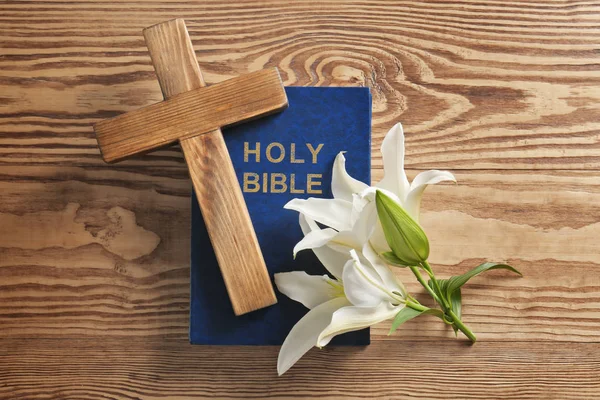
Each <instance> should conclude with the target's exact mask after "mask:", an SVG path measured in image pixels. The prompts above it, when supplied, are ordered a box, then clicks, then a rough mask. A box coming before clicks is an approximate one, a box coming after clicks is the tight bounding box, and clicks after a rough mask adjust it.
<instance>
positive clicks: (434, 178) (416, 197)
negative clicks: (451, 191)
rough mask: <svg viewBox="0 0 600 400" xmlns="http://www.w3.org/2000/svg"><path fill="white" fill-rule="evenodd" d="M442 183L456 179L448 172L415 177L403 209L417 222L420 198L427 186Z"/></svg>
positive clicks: (436, 172)
mask: <svg viewBox="0 0 600 400" xmlns="http://www.w3.org/2000/svg"><path fill="white" fill-rule="evenodd" d="M443 181H452V182H456V178H455V177H454V175H452V174H451V173H450V172H448V171H438V170H431V171H424V172H421V173H420V174H419V175H417V176H416V177H415V179H414V180H413V181H412V184H411V185H410V191H409V193H408V196H407V197H406V201H405V203H404V209H405V210H406V212H408V214H409V215H410V216H411V217H413V219H414V220H415V221H417V222H419V211H420V208H421V197H422V196H423V192H424V191H425V189H426V188H427V185H434V184H436V183H439V182H443Z"/></svg>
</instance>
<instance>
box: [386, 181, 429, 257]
mask: <svg viewBox="0 0 600 400" xmlns="http://www.w3.org/2000/svg"><path fill="white" fill-rule="evenodd" d="M375 203H376V205H377V215H378V217H379V221H380V222H381V227H382V228H383V233H384V235H385V240H386V241H387V243H388V245H389V246H390V248H391V249H392V252H393V253H394V255H395V256H396V257H397V258H398V259H400V260H402V261H403V262H405V263H406V265H408V266H415V265H419V264H420V263H422V262H423V261H426V260H427V258H428V257H429V240H428V239H427V235H425V232H423V229H421V227H420V226H419V224H418V223H417V222H416V221H415V220H414V219H412V218H411V216H410V215H409V214H408V213H407V212H406V211H405V210H404V209H403V208H402V206H401V205H400V204H398V203H396V202H395V201H394V200H393V199H392V198H390V197H389V196H387V195H385V194H384V193H383V192H381V191H380V190H378V191H377V192H376V193H375Z"/></svg>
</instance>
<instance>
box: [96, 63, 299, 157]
mask: <svg viewBox="0 0 600 400" xmlns="http://www.w3.org/2000/svg"><path fill="white" fill-rule="evenodd" d="M207 99H208V100H207ZM286 106H287V98H286V95H285V91H284V90H283V88H282V86H281V78H280V76H279V72H278V71H277V69H276V68H270V69H265V70H260V71H257V72H253V73H249V74H246V75H242V76H239V77H236V78H233V79H229V80H227V81H224V82H221V83H218V84H215V85H212V86H207V87H202V88H199V89H195V90H191V91H188V92H184V93H181V94H178V95H176V96H174V97H171V98H170V99H168V100H165V101H163V102H160V103H157V104H153V105H151V106H148V107H144V108H141V109H139V110H135V111H131V112H129V113H127V114H123V115H120V116H118V117H115V118H112V119H108V120H104V121H100V122H98V123H97V124H96V125H95V126H94V130H95V132H96V136H97V138H98V142H99V144H100V148H101V150H102V156H103V158H104V160H105V161H106V162H114V161H119V160H122V159H124V158H127V157H130V156H132V155H134V154H138V153H141V152H146V151H150V150H152V149H154V148H157V147H161V146H164V145H168V144H171V143H173V142H176V141H177V140H182V139H187V138H190V137H193V136H198V135H201V134H204V133H208V132H211V131H213V130H215V129H218V128H220V127H223V126H228V125H232V124H235V123H240V122H243V121H248V120H251V119H253V118H256V117H258V116H262V115H265V110H272V111H271V112H275V111H278V110H281V109H283V108H285V107H286Z"/></svg>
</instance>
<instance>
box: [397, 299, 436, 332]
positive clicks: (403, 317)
mask: <svg viewBox="0 0 600 400" xmlns="http://www.w3.org/2000/svg"><path fill="white" fill-rule="evenodd" d="M423 308H424V309H423V310H422V311H421V310H415V309H414V308H410V307H408V306H406V307H404V308H403V309H402V310H400V312H399V313H398V314H396V317H395V318H394V321H392V327H391V328H390V333H388V335H391V334H392V333H394V332H395V331H396V329H398V327H399V326H400V325H402V324H403V323H405V322H406V321H409V320H411V319H413V318H416V317H418V316H419V315H421V314H431V315H435V316H436V317H438V318H442V319H443V317H444V313H443V312H442V310H438V309H437V308H427V307H423Z"/></svg>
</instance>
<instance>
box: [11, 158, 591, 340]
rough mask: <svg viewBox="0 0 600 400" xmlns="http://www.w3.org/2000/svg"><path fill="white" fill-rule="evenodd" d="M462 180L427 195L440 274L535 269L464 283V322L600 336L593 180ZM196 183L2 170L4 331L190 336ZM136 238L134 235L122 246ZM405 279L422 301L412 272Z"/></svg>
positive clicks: (61, 170)
mask: <svg viewBox="0 0 600 400" xmlns="http://www.w3.org/2000/svg"><path fill="white" fill-rule="evenodd" d="M350 162H352V158H351V156H350V155H348V163H350ZM9 170H10V171H11V173H10V174H9V173H8V172H9ZM159 170H160V168H159V169H157V172H158V171H159ZM416 172H417V171H409V175H410V176H411V177H412V176H414V175H415V173H416ZM163 173H164V171H163ZM374 175H375V176H374V178H375V180H377V179H379V178H380V177H381V171H380V170H377V171H375V174H374ZM456 177H457V179H458V184H457V185H453V184H452V185H436V186H432V187H429V188H428V189H427V191H426V192H425V195H424V197H423V207H422V210H423V215H422V221H423V224H424V226H425V229H426V232H427V234H428V235H429V237H430V239H431V249H432V254H431V260H432V263H433V267H434V269H435V270H436V271H437V272H438V274H439V276H440V277H447V276H450V275H456V274H459V273H462V272H464V271H466V270H467V269H469V268H470V267H473V266H475V265H477V264H478V263H480V262H483V261H484V260H495V261H508V262H510V263H511V264H513V265H515V266H516V267H517V268H519V269H520V270H521V271H523V273H524V275H525V276H524V277H523V278H518V277H515V276H513V275H511V274H508V273H505V272H503V271H492V272H490V273H488V274H485V275H482V276H480V277H477V278H474V279H473V280H472V281H471V282H469V283H468V284H467V285H466V286H465V288H464V292H463V293H464V302H465V305H464V319H465V322H466V323H468V324H469V326H470V327H471V328H472V329H473V330H474V332H475V333H476V334H477V336H478V339H479V340H480V341H481V342H482V343H485V342H489V341H507V342H512V341H519V340H526V341H539V340H550V341H560V342H567V341H571V342H591V341H598V340H600V315H599V311H598V310H599V309H600V284H599V282H598V274H597V271H598V268H600V254H599V253H598V251H597V240H596V238H597V237H599V236H600V224H598V218H597V216H598V215H600V180H599V179H598V177H597V174H596V172H594V171H591V172H590V171H563V172H560V171H559V172H544V173H539V174H532V173H531V172H529V171H512V172H507V171H465V172H458V173H456ZM188 185H189V181H188V180H187V179H186V178H185V175H184V174H183V173H182V176H180V177H178V178H175V177H173V176H171V175H170V174H167V175H162V176H161V175H160V174H157V173H155V171H154V170H147V171H145V170H143V169H142V170H139V168H138V167H137V166H135V167H130V168H124V169H123V170H116V171H115V170H112V169H109V168H97V167H94V168H73V167H52V168H45V169H41V168H37V167H35V166H31V167H22V168H21V169H20V170H19V171H12V168H10V167H1V166H0V193H2V201H1V202H0V282H1V283H2V290H0V326H2V329H1V330H0V337H11V338H17V337H28V338H37V337H53V338H61V337H70V338H78V337H84V336H85V337H87V336H92V337H97V338H101V337H108V336H130V337H136V338H143V337H152V336H160V337H175V338H181V339H184V338H186V337H187V329H188V311H189V306H188V304H187V302H188V300H189V251H190V248H189V230H190V215H189V197H188V193H187V192H188V190H189V189H188ZM57 193H60V196H57ZM132 233H135V236H136V238H138V240H137V241H124V240H122V238H123V237H124V236H125V235H131V234H132ZM157 238H158V240H157ZM396 273H397V274H398V276H399V277H400V278H401V279H402V280H403V282H405V283H406V285H407V286H408V288H409V290H410V291H411V292H413V293H415V294H416V295H417V296H419V298H421V299H425V297H423V296H422V292H423V291H422V290H421V288H420V287H419V285H418V284H417V283H416V282H415V280H414V278H413V277H411V276H410V275H409V274H407V271H405V270H402V269H398V270H396ZM388 328H389V325H388V323H383V324H380V325H378V326H377V327H375V328H374V329H373V331H372V336H373V338H374V340H392V341H396V340H398V341H403V340H416V341H418V340H443V341H444V343H453V342H454V341H455V340H456V339H454V337H453V333H452V331H451V330H449V329H448V328H447V327H446V326H445V325H443V324H441V323H440V322H439V321H438V320H436V319H435V318H433V317H428V316H426V317H422V318H418V319H417V320H414V321H411V322H410V323H407V324H406V326H404V327H403V328H402V329H401V331H400V332H399V333H398V334H395V335H393V336H387V332H388Z"/></svg>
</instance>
